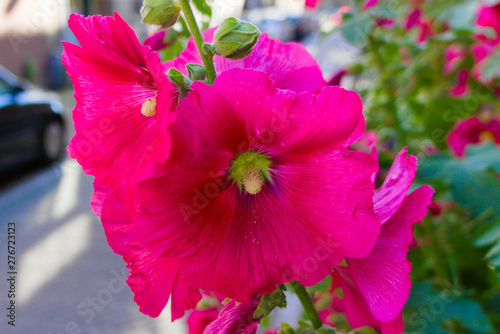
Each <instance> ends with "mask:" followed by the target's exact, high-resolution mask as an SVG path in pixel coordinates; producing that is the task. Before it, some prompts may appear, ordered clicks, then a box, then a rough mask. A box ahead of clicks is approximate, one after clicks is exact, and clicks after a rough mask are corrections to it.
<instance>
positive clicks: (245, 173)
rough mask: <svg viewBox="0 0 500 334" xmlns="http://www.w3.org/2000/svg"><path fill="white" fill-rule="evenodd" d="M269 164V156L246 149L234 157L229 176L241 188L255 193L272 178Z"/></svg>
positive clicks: (252, 193)
mask: <svg viewBox="0 0 500 334" xmlns="http://www.w3.org/2000/svg"><path fill="white" fill-rule="evenodd" d="M269 165H271V160H270V159H269V157H268V156H266V155H264V154H261V153H259V152H256V151H246V152H243V153H241V154H239V155H237V156H236V157H235V158H234V160H233V164H232V166H231V168H230V169H229V177H230V178H231V179H233V180H234V181H235V182H236V183H237V184H238V187H240V189H241V188H244V189H245V190H246V191H247V192H248V193H249V194H251V195H255V194H257V193H259V192H260V191H261V189H262V186H263V185H264V183H265V182H266V181H269V180H271V175H270V173H269Z"/></svg>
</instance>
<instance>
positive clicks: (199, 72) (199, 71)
mask: <svg viewBox="0 0 500 334" xmlns="http://www.w3.org/2000/svg"><path fill="white" fill-rule="evenodd" d="M186 69H187V70H188V73H189V79H191V80H193V81H196V80H198V81H201V80H205V77H206V76H207V72H206V71H205V68H204V67H203V66H202V65H200V64H186Z"/></svg>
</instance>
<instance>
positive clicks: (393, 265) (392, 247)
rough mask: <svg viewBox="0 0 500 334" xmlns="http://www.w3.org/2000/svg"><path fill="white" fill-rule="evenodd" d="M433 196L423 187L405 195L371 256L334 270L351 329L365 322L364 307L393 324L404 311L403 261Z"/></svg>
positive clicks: (405, 269)
mask: <svg viewBox="0 0 500 334" xmlns="http://www.w3.org/2000/svg"><path fill="white" fill-rule="evenodd" d="M432 194H433V190H432V189H431V188H430V187H429V186H422V187H420V188H418V189H417V190H415V191H414V192H412V193H411V194H410V195H408V196H407V197H406V198H405V200H404V202H403V204H402V205H401V206H400V207H399V209H398V211H397V212H396V213H395V214H394V215H393V216H392V217H391V218H390V219H389V220H388V221H387V222H386V223H385V224H384V225H383V226H382V229H381V231H380V236H379V238H378V239H377V242H376V244H375V247H373V249H372V251H371V252H370V254H369V255H368V256H366V257H364V258H358V259H351V258H347V259H346V262H347V266H346V267H338V268H337V270H338V271H339V273H340V274H341V276H342V277H343V278H344V282H343V283H344V284H343V286H342V287H343V288H344V287H347V291H348V293H347V294H346V293H345V291H344V301H345V303H346V315H347V317H348V319H349V322H350V323H351V319H352V321H353V324H351V325H352V326H353V327H357V326H359V325H362V324H361V323H362V322H363V321H365V320H363V319H365V318H366V314H367V311H366V309H365V307H364V306H363V305H364V303H366V305H367V306H368V309H369V311H370V313H371V314H372V315H373V317H374V318H375V319H376V320H378V321H380V322H388V321H390V320H393V319H394V318H395V317H396V316H397V315H398V314H399V313H400V312H401V310H402V309H403V306H404V304H405V303H406V300H407V299H408V295H409V293H410V287H411V281H410V279H409V277H408V275H409V273H410V271H411V263H409V262H408V261H407V260H406V254H407V253H408V245H409V243H410V242H411V240H412V238H413V225H414V224H415V223H417V222H419V221H420V220H422V219H423V217H424V216H425V215H426V214H427V206H428V205H429V204H430V202H431V197H432ZM355 290H357V291H355ZM360 295H361V296H363V298H360ZM361 300H362V301H361ZM358 308H360V309H358ZM369 318H370V317H368V319H369ZM365 325H366V324H365Z"/></svg>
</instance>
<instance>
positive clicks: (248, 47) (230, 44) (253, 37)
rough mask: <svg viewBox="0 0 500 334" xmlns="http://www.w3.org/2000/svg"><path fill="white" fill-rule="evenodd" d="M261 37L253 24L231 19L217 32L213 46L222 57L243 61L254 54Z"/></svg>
mask: <svg viewBox="0 0 500 334" xmlns="http://www.w3.org/2000/svg"><path fill="white" fill-rule="evenodd" d="M259 36H260V31H259V29H257V27H256V26H254V25H253V24H251V23H248V22H245V21H241V20H238V19H236V18H234V17H230V18H228V19H226V20H224V22H222V23H221V25H220V26H219V27H218V28H217V30H215V32H214V43H213V46H214V48H215V51H216V53H217V54H218V55H220V56H222V57H225V58H229V59H241V58H245V57H246V56H248V55H249V54H250V53H251V52H252V48H253V46H254V45H255V43H257V41H258V40H259Z"/></svg>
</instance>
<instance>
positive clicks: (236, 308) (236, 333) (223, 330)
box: [203, 295, 260, 334]
mask: <svg viewBox="0 0 500 334" xmlns="http://www.w3.org/2000/svg"><path fill="white" fill-rule="evenodd" d="M259 301H260V296H258V295H257V296H255V297H254V298H252V300H250V301H249V302H248V303H240V304H238V305H236V303H235V301H234V300H231V301H230V302H229V303H227V304H226V305H224V307H223V308H222V310H221V311H220V314H219V316H218V317H217V319H215V320H214V321H213V322H212V323H210V324H209V325H208V326H207V327H206V328H205V330H204V331H203V334H255V333H256V332H257V323H258V321H259V319H258V318H257V319H255V318H254V317H253V314H254V313H255V310H257V306H258V305H259Z"/></svg>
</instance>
